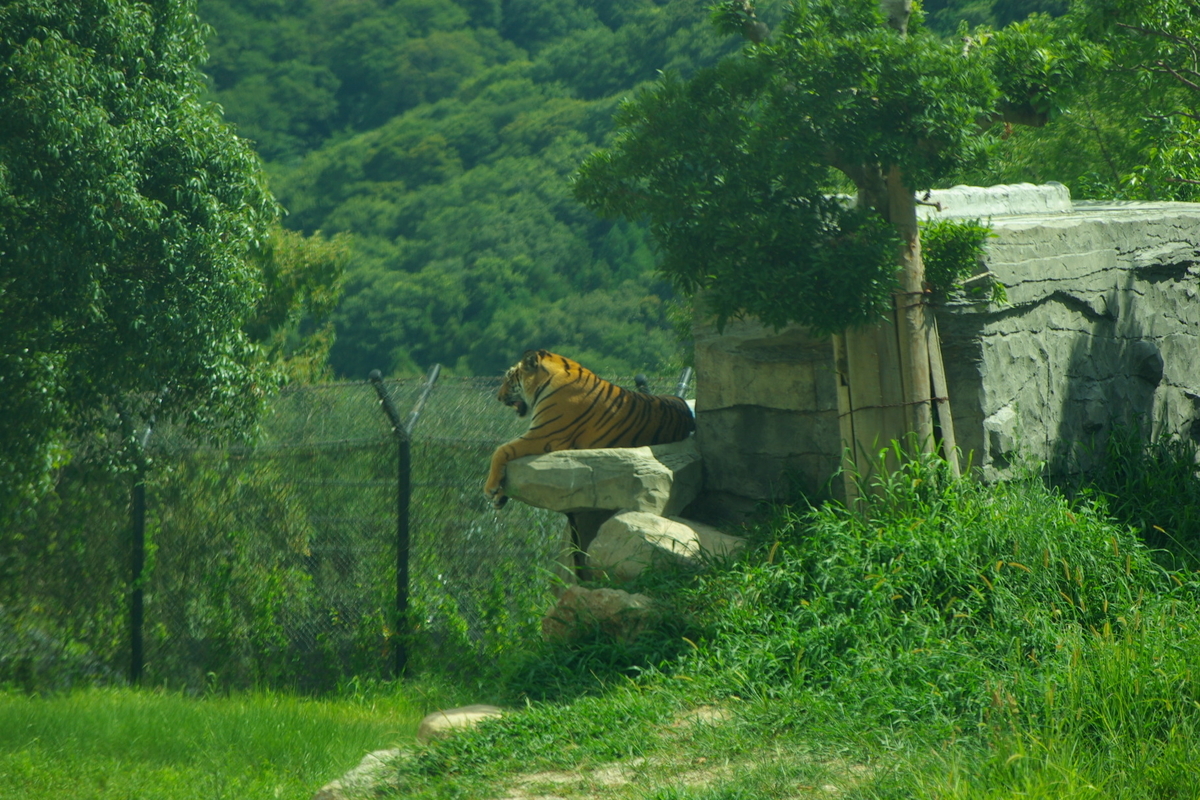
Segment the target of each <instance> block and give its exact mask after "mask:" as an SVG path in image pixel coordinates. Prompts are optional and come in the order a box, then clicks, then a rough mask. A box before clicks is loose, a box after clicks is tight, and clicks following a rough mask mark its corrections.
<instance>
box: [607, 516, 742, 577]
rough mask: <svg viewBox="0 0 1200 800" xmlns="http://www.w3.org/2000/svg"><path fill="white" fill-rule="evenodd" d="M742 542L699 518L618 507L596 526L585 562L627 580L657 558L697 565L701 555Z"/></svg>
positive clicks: (721, 552) (723, 552) (728, 551)
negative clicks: (615, 512)
mask: <svg viewBox="0 0 1200 800" xmlns="http://www.w3.org/2000/svg"><path fill="white" fill-rule="evenodd" d="M744 545H745V542H744V541H743V540H742V539H740V538H739V537H737V536H730V535H729V534H726V533H722V532H721V531H719V530H717V529H716V528H714V527H712V526H711V525H705V524H704V523H701V522H694V521H692V520H687V519H683V518H682V517H661V516H658V515H657V514H650V513H647V512H645V511H622V512H620V513H618V514H614V515H613V516H612V517H611V518H610V519H609V520H608V521H607V522H605V523H604V524H603V525H601V526H600V531H599V532H598V533H597V534H596V539H595V540H594V541H593V542H592V546H591V547H590V548H589V549H588V554H587V565H588V567H589V568H590V569H591V570H593V571H594V572H604V573H605V574H607V575H608V576H609V577H610V578H612V579H613V580H617V581H629V580H633V579H634V578H636V577H637V576H638V575H640V574H641V573H642V570H644V569H646V567H648V566H650V565H651V564H653V563H654V562H655V561H656V560H659V559H665V560H669V561H674V562H676V563H683V564H687V565H690V566H693V567H697V568H699V567H701V566H702V565H703V563H704V559H705V558H708V557H719V558H723V557H728V556H730V555H733V554H734V553H736V552H737V551H738V550H740V549H741V548H742V547H743V546H744Z"/></svg>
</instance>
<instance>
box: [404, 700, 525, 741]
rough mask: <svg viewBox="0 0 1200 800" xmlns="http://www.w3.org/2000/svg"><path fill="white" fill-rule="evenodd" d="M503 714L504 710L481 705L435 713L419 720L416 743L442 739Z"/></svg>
mask: <svg viewBox="0 0 1200 800" xmlns="http://www.w3.org/2000/svg"><path fill="white" fill-rule="evenodd" d="M503 714H504V709H502V708H498V707H496V706H489V705H484V704H482V703H476V704H475V705H469V706H463V707H461V708H451V709H449V710H446V711H435V712H433V713H432V714H429V715H428V716H426V717H425V719H423V720H421V724H420V726H418V728H417V741H420V742H428V741H430V740H432V739H443V738H445V737H447V736H449V735H450V734H452V733H454V732H455V731H456V730H463V729H465V728H473V727H475V726H476V725H478V724H479V723H480V722H481V721H482V720H485V719H491V718H492V717H499V716H502V715H503Z"/></svg>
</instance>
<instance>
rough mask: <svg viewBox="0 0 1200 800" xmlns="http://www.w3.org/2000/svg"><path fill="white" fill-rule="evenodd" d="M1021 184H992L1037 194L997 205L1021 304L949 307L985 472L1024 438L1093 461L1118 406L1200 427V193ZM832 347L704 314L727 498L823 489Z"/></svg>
mask: <svg viewBox="0 0 1200 800" xmlns="http://www.w3.org/2000/svg"><path fill="white" fill-rule="evenodd" d="M1014 189H1015V187H1004V188H1003V191H1002V192H1001V191H998V190H997V189H989V190H987V191H989V192H991V193H992V194H993V196H995V195H998V194H1002V195H1003V198H1004V202H1001V203H998V204H996V205H995V206H994V208H995V209H996V210H997V211H999V212H1004V211H1010V210H1023V209H1026V208H1030V207H1033V208H1036V209H1038V211H1037V213H1033V214H1029V213H1018V214H1004V213H995V214H994V215H993V216H992V217H991V221H992V226H993V230H994V233H995V234H996V236H995V238H994V239H992V240H991V241H990V243H989V245H988V255H987V258H986V263H985V264H984V265H982V268H983V269H986V270H989V271H990V272H991V273H992V274H993V275H994V276H995V277H996V278H997V279H998V280H999V281H1000V282H1002V283H1003V284H1004V285H1005V286H1006V287H1007V293H1008V302H1007V304H1005V305H1002V306H996V305H990V304H972V303H966V302H961V301H960V302H951V303H948V304H946V305H944V306H942V307H939V308H938V309H937V317H938V324H939V327H940V330H941V335H942V344H943V354H944V359H945V364H946V371H947V378H948V383H949V386H950V395H951V404H952V409H953V412H954V420H955V431H956V434H957V437H958V443H959V446H960V447H961V448H962V450H963V451H964V453H966V452H970V454H971V459H972V464H973V465H974V466H975V467H976V468H977V469H978V470H980V472H981V473H982V475H983V476H984V477H985V478H987V479H997V478H1003V477H1005V476H1007V475H1009V474H1011V472H1012V470H1013V468H1014V467H1015V463H1014V462H1015V460H1016V459H1017V457H1018V456H1021V457H1025V458H1032V459H1036V460H1048V461H1050V462H1051V463H1052V465H1053V466H1054V467H1055V468H1059V469H1062V468H1068V467H1069V466H1078V465H1082V466H1086V465H1087V463H1088V453H1089V448H1091V447H1094V446H1096V445H1099V444H1102V443H1103V440H1104V437H1105V436H1106V435H1107V432H1108V431H1110V430H1111V429H1112V426H1113V425H1114V424H1116V423H1125V424H1135V423H1136V424H1141V425H1142V426H1143V428H1144V430H1145V431H1146V432H1147V433H1161V432H1168V431H1169V432H1175V433H1180V434H1182V435H1187V436H1191V437H1192V438H1195V439H1197V440H1200V296H1198V295H1200V204H1187V203H1108V204H1092V203H1076V204H1074V205H1072V204H1071V203H1070V202H1069V199H1067V200H1066V201H1065V203H1064V202H1063V198H1062V193H1063V190H1062V189H1061V187H1057V186H1054V187H1049V188H1048V187H1029V192H1027V195H1028V194H1039V195H1041V197H1037V198H1034V200H1033V202H1030V200H1029V197H1028V196H1027V197H1026V198H1025V199H1024V201H1021V198H1020V195H1021V192H1020V191H1015V190H1014ZM954 191H955V190H950V192H954ZM965 194H967V195H968V196H969V197H970V199H971V203H973V205H969V204H966V203H958V202H956V201H957V199H958V198H956V197H954V196H953V195H951V194H950V193H947V195H949V197H948V198H947V196H946V195H944V196H943V211H942V212H941V213H945V214H947V215H972V216H973V215H976V214H979V213H980V210H981V206H980V203H979V200H980V191H979V190H972V191H971V192H967V193H965ZM983 194H984V196H985V198H986V194H987V193H986V192H984V193H983ZM1013 198H1015V201H1013ZM1047 198H1049V199H1047ZM935 199H938V198H936V197H935ZM956 212H957V213H956ZM933 213H937V212H933ZM831 351H832V348H831V345H830V343H829V342H828V340H818V339H814V338H813V337H810V336H808V335H807V334H806V333H805V331H803V330H802V329H799V328H794V327H793V328H788V329H784V330H783V331H779V332H776V331H773V330H770V329H763V328H762V326H760V325H758V324H757V323H754V322H739V323H733V324H731V325H729V326H728V327H727V328H726V330H725V331H724V332H722V333H718V332H717V331H716V330H714V329H713V328H712V327H711V326H708V325H705V324H698V325H697V328H696V372H697V392H696V410H697V420H698V434H697V435H698V438H699V444H700V448H701V451H702V453H703V455H704V463H705V489H706V494H707V496H708V501H709V502H710V503H711V504H713V505H715V506H719V507H722V508H724V509H725V510H736V511H745V510H748V509H749V508H750V506H752V504H753V503H754V502H756V501H759V500H764V499H772V498H782V497H785V496H786V495H787V493H788V491H789V490H790V489H800V490H802V491H804V492H805V493H807V494H809V495H810V496H811V495H814V494H820V492H821V490H822V487H824V486H825V485H826V484H827V482H828V480H829V478H830V476H831V475H832V473H833V471H834V469H835V467H836V465H837V463H838V453H839V452H840V441H839V433H838V425H837V401H836V395H835V393H834V387H835V382H834V381H835V377H834V372H833V361H832V352H831ZM1072 449H1074V450H1075V451H1076V452H1075V453H1074V455H1073V456H1072V457H1071V458H1068V457H1066V455H1065V454H1066V453H1067V452H1068V451H1070V450H1072ZM1072 458H1074V459H1075V460H1074V461H1072Z"/></svg>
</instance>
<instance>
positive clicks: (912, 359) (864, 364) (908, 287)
mask: <svg viewBox="0 0 1200 800" xmlns="http://www.w3.org/2000/svg"><path fill="white" fill-rule="evenodd" d="M863 174H866V171H864V173H863ZM885 183H886V185H885V186H883V187H879V186H866V185H864V186H860V187H859V191H860V194H859V197H860V199H861V198H867V197H874V198H879V200H877V202H878V203H879V207H877V208H876V210H877V211H878V212H879V213H880V214H881V215H882V216H884V217H885V218H886V219H887V220H888V221H889V222H890V223H891V224H892V225H894V226H895V227H896V230H897V232H898V233H899V234H900V236H901V238H902V239H903V241H904V249H903V251H902V252H901V255H900V261H899V263H898V265H897V266H898V268H899V274H898V276H897V277H898V279H899V280H898V282H899V289H898V290H897V292H896V294H895V303H894V306H893V308H892V311H891V313H890V314H889V315H888V318H886V319H885V320H883V321H882V322H880V323H879V324H878V325H875V326H872V327H867V328H857V329H849V330H846V331H845V332H844V333H842V334H840V335H837V336H834V341H833V347H834V363H835V365H836V370H837V373H838V376H837V382H838V419H839V423H840V427H841V434H842V441H843V446H844V447H845V448H846V449H845V459H844V464H843V466H844V468H845V473H844V474H845V491H846V500H847V502H848V503H849V502H853V501H854V500H856V499H857V498H858V496H859V489H860V486H861V485H863V484H865V485H868V486H869V485H870V484H871V482H872V480H873V478H874V477H875V473H876V470H878V469H882V470H883V471H885V472H891V471H893V470H895V469H896V468H897V467H898V466H899V460H900V459H901V458H908V457H912V456H916V455H919V454H925V453H931V452H933V450H934V448H935V447H936V443H937V439H936V437H935V429H934V409H935V405H936V409H937V418H938V423H939V426H940V428H941V440H942V445H943V451H944V454H945V457H946V460H947V461H948V462H949V464H950V469H951V471H952V472H953V474H955V475H957V474H958V457H957V452H956V450H955V437H954V423H953V420H952V419H951V417H950V401H949V397H948V394H947V390H946V379H945V370H944V367H943V364H942V352H941V344H940V341H939V339H938V335H937V329H936V320H935V319H934V317H933V315H932V313H929V312H928V310H927V308H926V305H925V265H924V262H923V261H922V260H921V240H920V232H919V229H918V227H917V204H916V198H915V197H914V195H913V192H912V190H911V189H910V188H908V187H907V186H905V184H904V180H903V176H902V175H901V174H900V171H899V170H898V169H896V168H895V167H893V168H891V169H890V170H889V171H888V173H887V178H886V181H885ZM881 188H882V191H880V189H881ZM894 442H895V443H899V448H895V447H893V443H894ZM860 481H861V482H860Z"/></svg>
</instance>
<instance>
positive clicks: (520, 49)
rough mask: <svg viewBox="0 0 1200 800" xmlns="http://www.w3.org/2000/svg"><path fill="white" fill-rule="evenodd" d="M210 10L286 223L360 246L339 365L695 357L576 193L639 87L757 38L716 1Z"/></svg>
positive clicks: (953, 15) (620, 363)
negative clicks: (344, 236) (574, 184)
mask: <svg viewBox="0 0 1200 800" xmlns="http://www.w3.org/2000/svg"><path fill="white" fill-rule="evenodd" d="M1063 6H1064V0H970V2H960V1H958V0H950V1H949V2H947V0H930V2H929V3H928V4H927V10H928V15H929V17H928V18H929V24H930V26H931V27H934V28H935V29H936V30H938V31H940V32H943V33H946V34H952V33H953V31H954V29H955V27H956V26H957V24H958V21H959V20H960V19H965V20H967V21H968V22H970V23H972V24H975V23H992V24H1002V23H1004V22H1007V21H1009V20H1011V19H1016V18H1021V17H1023V16H1025V15H1026V14H1028V13H1029V12H1031V11H1036V10H1042V11H1049V12H1051V13H1057V12H1061V11H1062V10H1063ZM199 11H200V14H201V16H202V17H203V19H204V20H205V21H206V22H208V23H209V24H210V25H212V26H213V29H214V32H213V35H212V37H211V39H210V42H209V50H210V59H209V62H208V65H207V67H206V69H207V72H208V74H209V76H210V78H211V90H212V92H213V94H214V96H215V98H216V100H217V101H218V102H219V103H220V104H221V105H222V106H223V108H224V110H225V113H226V116H227V118H228V119H229V120H231V121H232V122H233V123H235V124H236V125H237V127H238V130H239V132H240V133H241V134H242V135H243V136H246V137H248V138H250V139H251V140H253V141H254V143H255V145H256V147H257V148H258V151H259V153H260V154H261V155H262V157H263V159H264V160H265V161H266V162H267V165H268V169H269V172H270V175H271V185H272V189H273V190H274V191H275V193H276V194H277V196H278V197H279V199H280V201H281V202H282V203H283V205H284V206H285V207H286V209H287V210H288V212H289V216H288V217H287V218H286V220H285V224H286V225H288V226H289V227H291V228H294V229H297V230H302V231H305V232H313V231H317V230H321V231H324V232H325V233H326V234H334V233H337V232H342V231H347V232H350V233H352V234H353V245H352V252H353V254H352V259H351V263H350V266H349V270H348V279H347V283H346V290H345V297H344V299H343V301H342V303H341V306H340V308H339V310H338V311H337V313H336V315H335V322H336V328H337V341H336V344H335V345H334V348H333V350H332V354H331V361H332V366H333V368H334V370H335V372H336V373H337V374H339V375H342V376H345V377H362V376H364V375H365V374H366V373H367V372H368V371H369V370H371V369H376V368H378V369H382V370H384V371H385V372H390V373H412V372H416V371H421V370H423V369H424V368H425V367H427V366H428V365H430V364H432V363H434V362H440V363H442V364H444V365H447V366H450V367H452V368H453V369H454V370H456V371H458V372H460V373H463V374H469V373H475V374H489V373H495V372H497V371H499V370H501V369H503V368H504V367H505V366H506V365H508V364H509V363H511V362H512V361H513V359H514V358H515V356H516V355H517V354H519V353H520V351H521V350H523V349H524V348H526V347H529V346H541V347H547V348H551V349H554V348H559V349H562V350H564V351H566V352H568V353H570V354H572V355H573V356H575V357H577V358H578V359H580V360H581V361H584V362H585V363H587V364H588V365H590V366H592V367H594V368H596V369H597V370H599V371H605V372H607V373H609V374H626V375H628V374H630V373H632V372H635V371H639V370H649V371H654V370H662V369H666V368H669V367H671V366H673V365H674V364H675V363H677V359H678V355H677V351H678V347H677V337H676V334H675V333H674V331H673V330H672V328H671V323H670V319H669V312H670V307H671V303H672V298H673V292H672V289H671V287H670V286H669V285H668V284H666V283H665V282H663V281H662V279H661V278H660V277H659V276H657V275H656V273H655V271H654V269H653V267H654V255H653V253H652V251H651V248H650V243H649V241H648V238H647V236H646V233H645V231H644V230H643V229H642V228H640V227H639V226H637V225H632V224H629V223H625V222H614V221H609V220H601V219H599V218H597V217H596V216H594V215H593V214H591V213H590V212H588V211H586V210H585V209H583V208H582V206H580V205H579V204H578V203H577V202H576V201H575V200H574V199H573V198H572V196H571V190H570V186H569V182H568V181H569V177H570V176H571V174H572V173H573V172H574V170H575V169H576V168H577V166H578V165H579V163H580V161H581V160H582V159H583V158H584V157H585V156H586V155H587V154H588V153H589V152H591V151H592V150H594V149H595V148H596V147H597V146H599V145H601V144H602V143H603V142H604V140H605V136H606V135H607V133H608V131H609V130H610V125H611V123H610V119H611V116H612V113H613V111H614V110H615V108H616V106H617V104H618V103H619V101H620V98H621V97H623V96H625V95H627V94H628V93H629V92H630V90H631V89H632V88H633V87H635V86H637V85H638V84H639V83H641V82H645V81H649V80H653V79H654V78H655V77H656V75H657V73H658V71H659V70H674V71H678V72H680V73H683V74H685V75H686V74H688V73H690V72H692V71H694V70H696V69H697V68H700V67H702V66H705V65H709V64H712V63H714V62H715V61H716V60H717V59H718V58H719V57H720V56H721V55H723V54H726V53H729V52H733V51H734V50H736V49H737V48H738V47H740V46H741V44H742V43H741V41H740V40H736V39H731V38H728V37H719V36H718V35H717V34H716V33H715V31H714V30H713V29H712V26H711V25H710V24H709V21H708V17H709V11H708V2H707V0H668V1H666V2H660V1H656V0H601V1H600V2H588V0H459V1H458V2H457V3H455V2H448V0H395V2H388V0H340V1H339V2H324V1H323V0H307V2H283V0H201V2H200V3H199ZM760 14H761V15H762V16H763V17H764V18H765V19H766V20H767V21H768V22H770V21H771V17H772V16H777V15H778V9H777V8H776V9H772V8H771V7H770V6H769V5H768V6H767V7H766V8H760ZM1022 141H1024V140H1022ZM1010 149H1011V148H1010ZM1026 150H1028V147H1027V148H1026ZM1022 152H1024V151H1022ZM1022 158H1024V159H1025V161H1024V162H1023V161H1022V160H1021V159H1022ZM1030 160H1031V159H1030V157H1029V156H1028V155H1026V156H1020V155H1019V154H1018V156H1011V155H1009V156H1006V157H1005V158H1001V159H1000V160H999V161H998V162H997V163H999V164H1000V167H998V168H997V169H998V170H999V171H996V172H994V173H992V174H987V175H982V176H975V177H976V178H977V179H983V180H986V179H988V178H993V177H1003V178H1004V179H1009V180H1014V179H1021V175H1020V174H1019V173H1020V172H1021V170H1022V169H1024V168H1026V167H1028V164H1026V163H1025V162H1029V161H1030ZM1032 160H1034V161H1036V159H1032ZM1023 165H1024V166H1023ZM1001 172H1003V173H1004V174H1003V175H1001ZM1036 177H1053V176H1036ZM1064 178H1065V176H1063V177H1060V179H1064Z"/></svg>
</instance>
